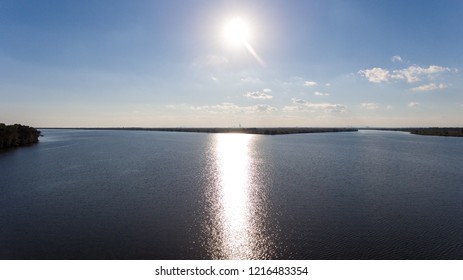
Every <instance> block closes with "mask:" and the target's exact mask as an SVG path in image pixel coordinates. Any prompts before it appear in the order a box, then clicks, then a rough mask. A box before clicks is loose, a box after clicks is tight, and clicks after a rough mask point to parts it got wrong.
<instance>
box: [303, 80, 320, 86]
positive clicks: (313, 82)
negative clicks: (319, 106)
mask: <svg viewBox="0 0 463 280" xmlns="http://www.w3.org/2000/svg"><path fill="white" fill-rule="evenodd" d="M316 85H317V82H315V81H305V82H304V86H306V87H313V86H316Z"/></svg>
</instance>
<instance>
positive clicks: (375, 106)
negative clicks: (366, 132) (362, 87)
mask: <svg viewBox="0 0 463 280" xmlns="http://www.w3.org/2000/svg"><path fill="white" fill-rule="evenodd" d="M360 106H362V108H364V109H367V110H376V109H378V108H379V104H378V103H361V104H360Z"/></svg>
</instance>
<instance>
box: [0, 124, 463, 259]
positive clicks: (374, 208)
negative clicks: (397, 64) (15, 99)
mask: <svg viewBox="0 0 463 280" xmlns="http://www.w3.org/2000/svg"><path fill="white" fill-rule="evenodd" d="M43 134H44V135H45V136H44V137H42V138H41V142H40V143H39V144H38V145H35V146H32V147H26V148H21V149H17V150H14V151H10V152H7V153H2V154H0V193H1V195H0V258H1V259H463V164H462V159H463V138H445V137H425V136H415V135H409V134H406V133H400V132H381V131H360V132H358V133H356V132H352V133H351V132H347V133H325V134H301V135H285V136H258V135H243V134H198V133H173V132H141V131H83V130H43Z"/></svg>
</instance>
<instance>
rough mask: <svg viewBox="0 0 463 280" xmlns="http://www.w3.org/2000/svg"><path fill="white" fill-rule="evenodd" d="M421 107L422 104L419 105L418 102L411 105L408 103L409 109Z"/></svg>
mask: <svg viewBox="0 0 463 280" xmlns="http://www.w3.org/2000/svg"><path fill="white" fill-rule="evenodd" d="M419 105H420V103H418V102H410V103H408V107H410V108H414V107H418V106H419Z"/></svg>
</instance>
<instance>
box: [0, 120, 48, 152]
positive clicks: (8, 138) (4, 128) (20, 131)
mask: <svg viewBox="0 0 463 280" xmlns="http://www.w3.org/2000/svg"><path fill="white" fill-rule="evenodd" d="M39 136H40V131H38V130H37V129H35V128H33V127H30V126H27V125H20V124H13V125H5V124H4V123H0V150H3V149H8V148H13V147H19V146H25V145H30V144H34V143H37V142H39Z"/></svg>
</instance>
